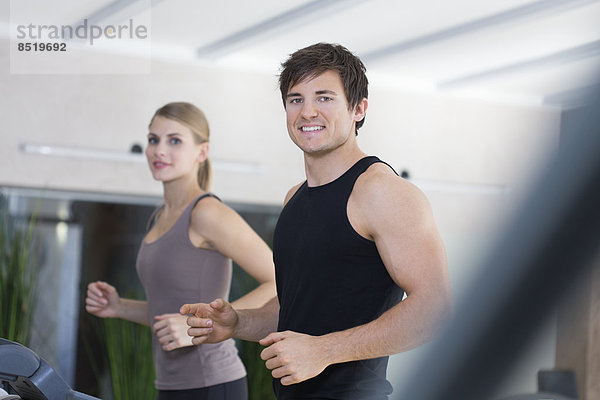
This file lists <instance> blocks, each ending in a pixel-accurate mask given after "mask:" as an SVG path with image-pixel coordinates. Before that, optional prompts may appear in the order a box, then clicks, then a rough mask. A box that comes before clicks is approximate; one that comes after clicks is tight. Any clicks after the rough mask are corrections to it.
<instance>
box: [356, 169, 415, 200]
mask: <svg viewBox="0 0 600 400" xmlns="http://www.w3.org/2000/svg"><path fill="white" fill-rule="evenodd" d="M352 194H353V195H356V197H357V200H361V199H363V198H364V199H369V201H384V200H385V199H389V200H391V201H392V202H394V203H397V202H398V201H401V200H402V201H404V202H406V201H410V202H416V203H419V202H422V201H427V199H426V198H425V195H424V194H423V192H422V191H421V189H419V188H418V187H417V186H415V185H414V184H413V183H411V182H409V181H407V180H406V179H404V178H402V177H400V176H398V175H396V173H395V172H394V171H393V170H392V169H391V168H390V167H389V166H387V165H386V164H384V163H375V164H373V165H371V166H370V167H369V168H367V170H366V171H365V172H364V173H363V174H362V175H360V176H359V178H358V179H357V180H356V183H355V185H354V190H353V191H352Z"/></svg>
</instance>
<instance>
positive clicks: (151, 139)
mask: <svg viewBox="0 0 600 400" xmlns="http://www.w3.org/2000/svg"><path fill="white" fill-rule="evenodd" d="M156 143H158V140H157V139H156V138H151V137H150V138H148V144H156Z"/></svg>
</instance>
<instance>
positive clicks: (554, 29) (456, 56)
mask: <svg viewBox="0 0 600 400" xmlns="http://www.w3.org/2000/svg"><path fill="white" fill-rule="evenodd" d="M12 1H22V0H12ZM25 1H30V2H32V4H33V3H35V5H34V6H32V7H31V14H28V18H30V19H32V18H33V17H34V16H35V17H40V18H41V17H45V18H46V19H48V18H51V20H52V21H53V23H56V24H59V23H64V24H74V23H77V22H78V21H81V20H83V19H88V20H89V21H90V23H101V22H102V20H104V19H107V18H111V19H114V18H115V16H118V18H120V19H122V20H127V19H129V18H133V19H135V18H136V17H139V18H141V17H144V18H148V17H150V15H149V13H150V14H151V19H150V21H151V26H150V29H151V42H152V56H153V57H156V58H166V59H169V60H171V61H174V62H185V63H189V62H200V63H203V64H208V65H214V66H216V67H227V68H231V67H233V68H242V69H251V70H259V71H265V72H267V73H272V74H276V73H277V72H278V68H279V63H280V62H281V61H283V60H284V59H285V58H286V57H287V55H288V54H289V53H291V52H293V51H294V50H296V49H298V48H301V47H304V46H306V45H309V44H312V43H315V42H319V41H325V42H337V43H340V44H343V45H344V46H346V47H348V48H349V49H350V50H352V51H353V52H355V53H356V54H357V55H359V56H360V57H361V58H362V59H363V61H364V62H365V64H366V66H367V73H368V76H369V79H370V81H371V83H372V85H380V86H390V85H391V86H394V87H399V88H403V89H406V90H415V91H424V92H441V93H447V94H450V95H462V96H474V97H483V98H490V99H503V100H505V101H509V102H515V103H529V104H550V105H558V106H562V107H564V108H566V107H571V106H574V105H577V104H579V102H580V101H581V100H582V99H584V98H585V94H586V93H587V92H589V91H590V90H591V89H594V88H596V87H598V86H599V85H600V74H599V71H600V1H599V0H535V1H534V0H420V1H419V2H416V1H405V0H398V1H393V0H287V1H280V0H255V1H241V0H218V1H216V0H213V1H199V0H116V1H115V0H77V1H67V2H64V3H63V2H59V3H56V2H47V1H45V0H25ZM66 4H68V6H66ZM2 18H3V19H4V20H3V21H1V22H2V23H4V24H7V23H8V21H7V19H8V17H7V16H3V17H2ZM21 22H23V23H26V22H27V21H10V23H12V24H16V23H21Z"/></svg>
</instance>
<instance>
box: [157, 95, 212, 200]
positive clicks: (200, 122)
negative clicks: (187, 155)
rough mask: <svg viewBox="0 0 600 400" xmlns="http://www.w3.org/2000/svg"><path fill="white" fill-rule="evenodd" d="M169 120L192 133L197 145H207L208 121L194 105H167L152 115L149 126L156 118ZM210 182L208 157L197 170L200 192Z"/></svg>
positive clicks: (210, 169) (183, 103)
mask: <svg viewBox="0 0 600 400" xmlns="http://www.w3.org/2000/svg"><path fill="white" fill-rule="evenodd" d="M158 115H160V116H161V117H164V118H168V119H171V120H173V121H177V122H179V123H180V124H181V125H183V126H185V127H187V128H189V130H190V131H192V134H193V136H194V140H195V142H196V143H197V144H201V143H207V142H208V138H209V135H210V132H209V129H208V121H207V120H206V116H205V115H204V113H203V112H202V111H201V110H200V109H199V108H198V107H196V106H195V105H193V104H190V103H185V102H174V103H169V104H166V105H164V106H162V107H161V108H159V109H158V110H156V112H155V113H154V115H153V116H152V120H150V124H152V121H153V120H154V118H155V117H156V116H158ZM211 181H212V168H211V165H210V160H209V159H208V156H207V157H206V160H204V162H203V163H202V164H200V167H199V168H198V185H200V188H201V189H202V190H206V191H208V190H209V189H210V185H211Z"/></svg>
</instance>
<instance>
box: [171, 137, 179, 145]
mask: <svg viewBox="0 0 600 400" xmlns="http://www.w3.org/2000/svg"><path fill="white" fill-rule="evenodd" d="M179 143H181V140H179V139H177V138H172V139H171V144H179Z"/></svg>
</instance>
